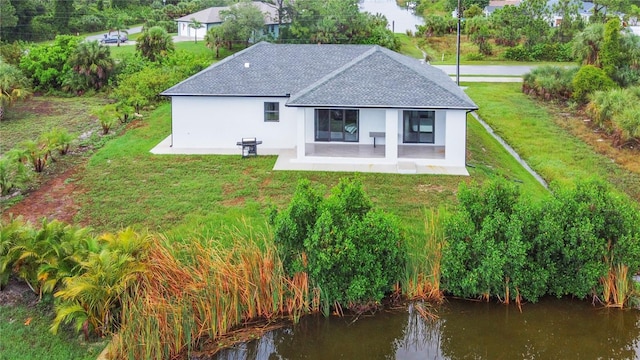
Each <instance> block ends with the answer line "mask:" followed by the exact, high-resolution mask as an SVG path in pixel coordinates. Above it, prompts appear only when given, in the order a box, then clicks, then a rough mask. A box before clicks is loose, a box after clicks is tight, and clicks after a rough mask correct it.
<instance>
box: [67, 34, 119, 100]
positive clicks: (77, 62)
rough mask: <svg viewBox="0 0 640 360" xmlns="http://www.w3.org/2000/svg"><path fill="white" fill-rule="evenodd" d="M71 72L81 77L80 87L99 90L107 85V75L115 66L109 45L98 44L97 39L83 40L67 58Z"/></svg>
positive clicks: (108, 75)
mask: <svg viewBox="0 0 640 360" xmlns="http://www.w3.org/2000/svg"><path fill="white" fill-rule="evenodd" d="M68 63H69V65H70V66H71V72H72V73H73V74H76V75H77V76H79V77H80V78H82V79H83V80H84V81H83V86H82V88H81V89H74V90H76V91H77V90H88V89H94V90H100V89H101V88H102V87H104V86H105V85H107V83H108V81H109V77H110V75H111V73H112V72H113V69H114V67H115V62H114V61H113V58H112V57H111V52H110V50H109V47H107V46H103V45H100V44H99V43H98V42H97V41H91V42H83V43H81V44H80V45H78V47H77V48H76V49H75V51H74V52H73V53H72V54H71V57H69V60H68Z"/></svg>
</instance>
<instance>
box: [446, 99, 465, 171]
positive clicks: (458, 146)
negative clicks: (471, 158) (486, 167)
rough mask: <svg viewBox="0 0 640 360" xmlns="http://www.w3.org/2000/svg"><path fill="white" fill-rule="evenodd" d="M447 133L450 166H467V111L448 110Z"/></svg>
mask: <svg viewBox="0 0 640 360" xmlns="http://www.w3.org/2000/svg"><path fill="white" fill-rule="evenodd" d="M446 122H447V129H446V134H445V153H444V154H445V155H444V156H445V160H446V162H447V165H449V166H459V167H464V166H466V161H467V159H466V155H467V153H466V144H467V112H466V111H464V110H449V111H447V120H446Z"/></svg>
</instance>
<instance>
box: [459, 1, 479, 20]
mask: <svg viewBox="0 0 640 360" xmlns="http://www.w3.org/2000/svg"><path fill="white" fill-rule="evenodd" d="M483 14H484V13H483V10H482V8H481V7H480V6H478V4H473V5H471V6H469V8H468V9H466V10H465V11H464V13H463V17H464V18H465V19H471V18H474V17H476V16H482V15H483Z"/></svg>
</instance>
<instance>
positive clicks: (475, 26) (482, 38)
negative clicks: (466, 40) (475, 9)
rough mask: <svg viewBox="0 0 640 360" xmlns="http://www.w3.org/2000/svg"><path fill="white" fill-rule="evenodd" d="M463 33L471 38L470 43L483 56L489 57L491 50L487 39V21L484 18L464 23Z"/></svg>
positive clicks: (488, 32) (489, 33)
mask: <svg viewBox="0 0 640 360" xmlns="http://www.w3.org/2000/svg"><path fill="white" fill-rule="evenodd" d="M464 26H465V32H466V33H467V35H468V36H470V37H471V41H472V42H473V43H474V44H476V45H477V46H478V48H479V50H480V53H481V54H483V55H491V53H492V52H493V49H492V47H491V43H490V42H489V38H490V35H491V32H490V31H489V20H487V18H485V17H474V18H471V19H467V20H465V22H464Z"/></svg>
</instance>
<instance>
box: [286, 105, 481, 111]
mask: <svg viewBox="0 0 640 360" xmlns="http://www.w3.org/2000/svg"><path fill="white" fill-rule="evenodd" d="M285 106H287V107H311V108H331V107H334V108H336V107H337V108H349V109H436V110H465V111H475V110H478V106H442V105H435V106H432V105H338V104H295V103H293V104H289V103H287V104H285Z"/></svg>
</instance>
